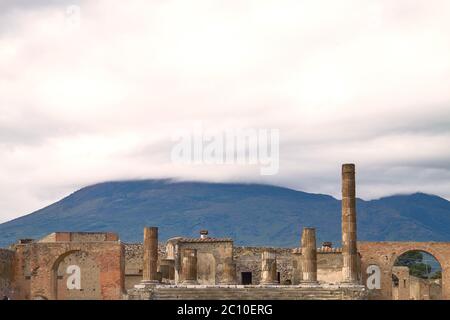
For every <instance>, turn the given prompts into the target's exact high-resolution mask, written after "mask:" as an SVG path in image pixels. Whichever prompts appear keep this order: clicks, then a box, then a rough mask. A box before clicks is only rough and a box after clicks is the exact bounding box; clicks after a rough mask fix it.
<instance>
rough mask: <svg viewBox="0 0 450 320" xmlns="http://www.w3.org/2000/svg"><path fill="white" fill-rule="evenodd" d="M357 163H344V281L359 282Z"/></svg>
mask: <svg viewBox="0 0 450 320" xmlns="http://www.w3.org/2000/svg"><path fill="white" fill-rule="evenodd" d="M355 194H356V193H355V165H354V164H344V165H342V259H343V266H342V281H343V282H347V283H357V282H358V261H357V259H358V256H357V248H356V198H355Z"/></svg>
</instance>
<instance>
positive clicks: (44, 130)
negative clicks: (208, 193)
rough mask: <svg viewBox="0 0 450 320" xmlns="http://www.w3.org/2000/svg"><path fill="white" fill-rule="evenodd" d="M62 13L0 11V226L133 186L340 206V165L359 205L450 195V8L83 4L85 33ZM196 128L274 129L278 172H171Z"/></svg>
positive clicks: (248, 0)
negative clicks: (398, 196) (54, 205)
mask: <svg viewBox="0 0 450 320" xmlns="http://www.w3.org/2000/svg"><path fill="white" fill-rule="evenodd" d="M2 3H3V2H2ZM69 4H71V2H69V1H64V2H56V1H50V0H49V1H39V3H37V2H36V3H35V4H33V5H32V6H30V5H28V4H26V3H24V2H21V1H19V2H17V1H16V2H13V1H5V2H4V3H3V4H2V6H3V7H0V8H1V9H2V10H1V12H2V13H0V15H1V18H3V19H1V20H3V21H7V23H1V24H0V102H1V103H0V168H1V169H0V174H1V175H2V180H1V182H0V192H2V194H3V195H4V197H2V200H1V202H0V221H5V220H8V219H11V218H13V217H16V216H18V215H21V214H25V213H28V212H31V211H33V210H35V209H37V208H39V207H41V206H44V205H46V204H49V203H51V202H53V201H55V200H57V199H59V198H60V197H62V196H63V195H66V194H67V193H68V192H69V191H73V190H75V189H76V188H79V187H81V186H83V185H86V184H90V183H94V182H98V181H104V180H113V179H124V178H154V177H176V178H182V179H201V180H211V181H261V182H266V183H276V184H282V185H285V186H290V187H293V188H297V189H302V190H306V191H312V192H324V193H330V194H333V195H336V196H338V195H339V189H340V188H339V173H340V171H339V169H340V168H339V166H340V164H341V163H343V162H355V163H356V164H357V167H358V177H359V189H358V191H359V196H361V197H363V198H364V197H365V198H371V197H379V196H382V195H387V194H391V193H397V192H414V191H417V190H421V191H424V192H430V193H435V194H438V195H441V196H444V197H446V198H450V193H449V191H448V190H450V188H449V186H450V180H449V176H450V165H449V163H450V161H449V160H450V149H449V148H448V145H449V144H450V126H449V124H450V106H449V103H450V91H449V89H448V88H450V60H449V59H448V57H449V56H450V40H449V39H450V10H449V9H450V4H449V2H448V1H444V0H436V1H433V3H432V4H431V3H429V2H425V1H417V0H416V1H411V0H401V1H395V2H392V1H371V0H365V1H356V0H346V1H339V2H338V1H332V0H328V1H325V0H321V1H317V0H316V1H312V0H305V1H293V0H286V1H273V0H271V1H261V0H258V1H255V0H244V1H223V0H222V1H219V0H214V1H211V0H203V1H200V0H194V1H181V0H175V1H151V2H150V1H143V0H134V1H130V2H127V4H126V5H125V4H124V3H123V1H118V0H100V1H77V2H76V3H75V4H79V5H80V9H81V16H80V18H81V20H80V24H79V27H77V26H76V25H73V24H71V23H70V19H68V16H67V14H66V8H67V6H68V5H69ZM72 18H73V16H72ZM198 120H201V121H203V123H204V125H205V127H206V128H214V129H215V130H224V129H227V128H230V127H231V128H236V127H250V128H251V127H253V128H274V129H279V130H280V138H281V141H280V142H281V146H280V166H281V167H280V173H279V175H277V176H272V177H261V176H260V175H259V170H258V168H255V167H253V166H248V167H246V166H230V165H228V166H182V165H174V164H172V163H171V162H170V150H171V147H172V141H171V135H172V133H173V131H174V130H176V129H180V128H184V129H186V128H187V129H190V128H192V126H193V125H194V123H195V121H198Z"/></svg>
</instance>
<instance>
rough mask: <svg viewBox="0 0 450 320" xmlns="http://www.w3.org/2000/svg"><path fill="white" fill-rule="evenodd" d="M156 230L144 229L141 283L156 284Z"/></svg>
mask: <svg viewBox="0 0 450 320" xmlns="http://www.w3.org/2000/svg"><path fill="white" fill-rule="evenodd" d="M157 267H158V228H157V227H145V228H144V268H143V271H142V282H143V283H158V282H159V281H158V274H157Z"/></svg>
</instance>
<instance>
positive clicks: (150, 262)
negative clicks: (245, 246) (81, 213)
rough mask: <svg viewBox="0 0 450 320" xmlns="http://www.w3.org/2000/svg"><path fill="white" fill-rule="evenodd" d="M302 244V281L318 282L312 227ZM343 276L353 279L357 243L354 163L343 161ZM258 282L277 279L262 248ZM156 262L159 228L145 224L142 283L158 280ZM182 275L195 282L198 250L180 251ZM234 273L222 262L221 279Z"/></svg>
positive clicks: (169, 266)
mask: <svg viewBox="0 0 450 320" xmlns="http://www.w3.org/2000/svg"><path fill="white" fill-rule="evenodd" d="M301 248H302V259H301V269H302V280H301V281H302V282H303V283H316V282H317V249H316V248H317V246H316V232H315V229H314V228H304V229H303V232H302V238H301ZM342 258H343V267H342V277H343V282H347V283H356V282H357V281H358V271H357V246H356V192H355V165H354V164H344V165H342ZM261 263H262V265H261V284H276V283H278V276H277V261H276V255H275V252H273V251H271V250H265V251H264V252H263V253H262V256H261ZM157 266H158V228H157V227H146V228H144V268H143V280H142V282H143V283H144V284H153V283H158V282H159V278H160V277H159V276H158V272H157ZM172 270H173V261H164V263H163V261H162V263H161V273H164V274H165V275H166V276H167V277H169V278H170V276H171V272H173V271H172ZM181 272H182V279H183V282H184V283H186V284H195V283H197V250H195V249H185V250H184V252H183V255H182V267H181ZM235 276H236V265H235V264H234V263H232V261H231V262H228V263H225V265H224V277H223V278H224V279H223V282H224V283H226V282H227V283H233V282H234V281H235Z"/></svg>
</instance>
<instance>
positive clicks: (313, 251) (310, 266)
mask: <svg viewBox="0 0 450 320" xmlns="http://www.w3.org/2000/svg"><path fill="white" fill-rule="evenodd" d="M301 283H310V284H315V283H317V247H316V229H314V228H303V232H302V280H301Z"/></svg>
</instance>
